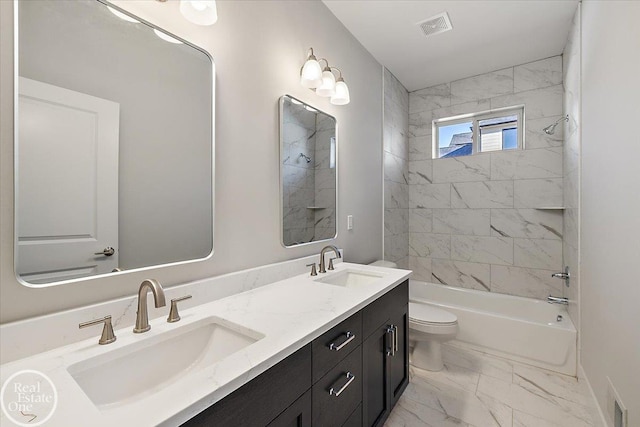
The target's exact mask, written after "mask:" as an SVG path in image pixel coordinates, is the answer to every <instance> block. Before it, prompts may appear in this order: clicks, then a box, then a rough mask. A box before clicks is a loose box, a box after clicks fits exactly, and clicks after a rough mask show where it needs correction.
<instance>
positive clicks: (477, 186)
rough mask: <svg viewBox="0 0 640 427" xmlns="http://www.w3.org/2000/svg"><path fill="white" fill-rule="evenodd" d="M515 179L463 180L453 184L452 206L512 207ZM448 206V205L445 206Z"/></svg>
mask: <svg viewBox="0 0 640 427" xmlns="http://www.w3.org/2000/svg"><path fill="white" fill-rule="evenodd" d="M513 188H514V181H482V182H461V183H456V184H451V207H452V208H511V207H513V200H514V197H513V191H514V190H513ZM445 207H446V206H445Z"/></svg>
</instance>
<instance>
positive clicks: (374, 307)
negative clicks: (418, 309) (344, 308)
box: [362, 280, 409, 339]
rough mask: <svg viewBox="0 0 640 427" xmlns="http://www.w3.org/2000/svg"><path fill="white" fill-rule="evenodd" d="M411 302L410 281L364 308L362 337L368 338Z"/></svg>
mask: <svg viewBox="0 0 640 427" xmlns="http://www.w3.org/2000/svg"><path fill="white" fill-rule="evenodd" d="M408 303H409V281H408V280H405V281H404V282H402V283H401V284H399V285H398V286H396V287H395V288H393V289H391V290H390V291H389V292H387V293H386V294H384V295H382V296H381V297H380V298H378V299H377V300H375V301H374V302H372V303H371V304H369V305H368V306H366V307H365V308H363V309H362V337H363V339H366V338H367V337H368V336H369V335H371V334H372V333H374V332H376V331H377V330H378V328H379V327H380V325H382V324H383V323H384V322H386V321H388V319H389V317H390V316H392V315H393V314H395V313H399V312H402V311H403V310H405V309H406V306H407V304H408Z"/></svg>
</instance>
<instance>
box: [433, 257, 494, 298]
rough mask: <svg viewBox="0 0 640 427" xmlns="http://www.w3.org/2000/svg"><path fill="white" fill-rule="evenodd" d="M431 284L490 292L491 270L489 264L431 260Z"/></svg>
mask: <svg viewBox="0 0 640 427" xmlns="http://www.w3.org/2000/svg"><path fill="white" fill-rule="evenodd" d="M431 274H432V276H433V279H432V280H431V282H433V283H442V284H443V285H449V286H458V287H462V288H467V289H477V290H480V291H490V290H491V270H490V266H489V264H479V263H475V262H464V261H452V260H450V259H433V260H432V263H431Z"/></svg>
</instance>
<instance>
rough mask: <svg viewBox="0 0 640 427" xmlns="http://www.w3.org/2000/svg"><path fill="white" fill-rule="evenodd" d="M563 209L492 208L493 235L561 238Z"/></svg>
mask: <svg viewBox="0 0 640 427" xmlns="http://www.w3.org/2000/svg"><path fill="white" fill-rule="evenodd" d="M562 221H563V219H562V211H559V210H558V211H555V210H540V209H492V210H491V235H492V236H502V237H525V238H531V239H552V240H561V239H562V232H563V224H562Z"/></svg>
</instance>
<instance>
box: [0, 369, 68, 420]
mask: <svg viewBox="0 0 640 427" xmlns="http://www.w3.org/2000/svg"><path fill="white" fill-rule="evenodd" d="M0 404H1V406H2V411H3V412H4V414H5V415H6V416H7V418H9V420H10V421H13V422H14V423H16V424H17V425H19V426H39V425H41V424H44V423H45V422H46V421H47V420H49V418H51V416H52V415H53V413H54V412H55V410H56V406H57V405H58V392H57V391H56V387H55V386H54V385H53V382H52V381H51V379H50V378H49V377H47V376H46V375H45V374H43V373H42V372H39V371H34V370H24V371H18V372H16V373H14V374H13V375H11V376H10V377H9V378H8V379H7V380H6V381H5V382H4V384H3V385H2V391H0Z"/></svg>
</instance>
